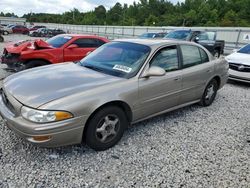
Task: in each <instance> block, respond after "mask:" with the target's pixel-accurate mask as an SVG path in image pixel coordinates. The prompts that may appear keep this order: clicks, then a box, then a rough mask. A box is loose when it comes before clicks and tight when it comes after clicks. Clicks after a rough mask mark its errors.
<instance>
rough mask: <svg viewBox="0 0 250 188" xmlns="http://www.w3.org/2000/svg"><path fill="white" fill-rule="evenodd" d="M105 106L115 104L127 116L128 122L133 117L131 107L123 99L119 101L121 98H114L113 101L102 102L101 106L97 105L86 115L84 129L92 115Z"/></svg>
mask: <svg viewBox="0 0 250 188" xmlns="http://www.w3.org/2000/svg"><path fill="white" fill-rule="evenodd" d="M107 106H117V107H119V108H121V109H122V110H123V111H124V113H125V115H126V117H127V118H128V122H131V121H132V119H133V114H132V109H131V107H130V106H129V105H128V104H127V103H126V102H124V101H121V100H115V101H110V102H106V103H104V104H102V105H101V106H99V107H98V108H96V109H95V110H94V111H93V112H92V113H91V115H90V116H89V117H88V119H87V121H86V126H85V127H84V131H83V132H85V130H86V127H87V126H88V124H89V121H90V120H91V119H92V117H93V116H94V115H95V114H96V113H97V112H98V111H100V110H102V109H103V108H105V107H107Z"/></svg>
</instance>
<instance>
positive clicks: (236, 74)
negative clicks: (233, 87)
mask: <svg viewBox="0 0 250 188" xmlns="http://www.w3.org/2000/svg"><path fill="white" fill-rule="evenodd" d="M229 79H230V80H234V81H240V82H245V83H250V72H240V71H235V70H232V69H229Z"/></svg>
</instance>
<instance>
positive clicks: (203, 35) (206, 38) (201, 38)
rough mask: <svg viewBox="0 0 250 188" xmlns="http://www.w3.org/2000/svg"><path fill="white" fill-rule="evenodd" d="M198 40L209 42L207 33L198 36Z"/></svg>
mask: <svg viewBox="0 0 250 188" xmlns="http://www.w3.org/2000/svg"><path fill="white" fill-rule="evenodd" d="M198 37H199V40H209V38H208V34H207V32H201V33H200V34H198Z"/></svg>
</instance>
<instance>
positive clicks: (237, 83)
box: [227, 80, 250, 88]
mask: <svg viewBox="0 0 250 188" xmlns="http://www.w3.org/2000/svg"><path fill="white" fill-rule="evenodd" d="M227 84H230V85H233V86H238V87H243V88H249V87H250V83H246V82H240V81H235V80H228V81H227Z"/></svg>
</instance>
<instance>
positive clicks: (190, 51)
mask: <svg viewBox="0 0 250 188" xmlns="http://www.w3.org/2000/svg"><path fill="white" fill-rule="evenodd" d="M181 51H182V58H183V68H187V67H191V66H194V65H198V64H201V63H202V60H201V56H200V52H199V48H198V47H196V46H191V45H181Z"/></svg>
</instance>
